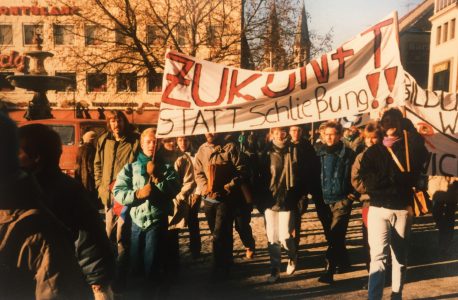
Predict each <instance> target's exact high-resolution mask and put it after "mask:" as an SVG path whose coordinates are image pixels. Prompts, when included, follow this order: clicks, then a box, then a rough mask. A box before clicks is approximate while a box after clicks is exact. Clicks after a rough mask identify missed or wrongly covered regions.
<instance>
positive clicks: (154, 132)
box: [140, 127, 157, 142]
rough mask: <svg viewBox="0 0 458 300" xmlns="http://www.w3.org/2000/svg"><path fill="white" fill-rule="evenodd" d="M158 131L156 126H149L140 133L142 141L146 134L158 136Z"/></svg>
mask: <svg viewBox="0 0 458 300" xmlns="http://www.w3.org/2000/svg"><path fill="white" fill-rule="evenodd" d="M156 131H157V130H156V128H154V127H148V128H146V129H145V130H143V132H142V134H141V135H140V142H142V141H143V139H144V138H145V137H146V136H148V135H150V134H152V135H153V136H154V137H156Z"/></svg>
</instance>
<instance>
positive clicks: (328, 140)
mask: <svg viewBox="0 0 458 300" xmlns="http://www.w3.org/2000/svg"><path fill="white" fill-rule="evenodd" d="M323 135H324V143H325V144H326V145H327V146H334V145H337V143H338V142H339V141H340V138H341V136H340V134H339V133H338V132H337V129H335V128H332V127H328V128H325V129H324V134H323Z"/></svg>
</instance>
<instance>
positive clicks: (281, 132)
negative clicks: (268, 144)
mask: <svg viewBox="0 0 458 300" xmlns="http://www.w3.org/2000/svg"><path fill="white" fill-rule="evenodd" d="M272 139H273V140H274V141H276V142H279V143H283V142H284V141H285V140H286V130H285V129H284V128H275V129H273V130H272Z"/></svg>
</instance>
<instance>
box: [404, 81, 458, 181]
mask: <svg viewBox="0 0 458 300" xmlns="http://www.w3.org/2000/svg"><path fill="white" fill-rule="evenodd" d="M405 80H406V99H405V100H406V117H407V118H408V119H410V120H411V121H412V123H413V124H414V126H415V127H416V128H417V130H418V132H420V134H422V135H423V137H424V138H425V144H426V147H427V148H428V151H429V152H431V158H430V161H429V164H428V175H441V176H454V177H457V176H458V134H457V129H458V128H457V123H458V101H457V94H451V93H446V92H442V91H434V92H431V91H427V90H423V89H422V88H421V87H419V86H418V85H417V83H416V81H415V79H414V78H413V77H412V76H411V75H409V74H408V73H405Z"/></svg>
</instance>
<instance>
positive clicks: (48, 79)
mask: <svg viewBox="0 0 458 300" xmlns="http://www.w3.org/2000/svg"><path fill="white" fill-rule="evenodd" d="M6 79H7V80H8V81H9V82H11V84H12V85H14V86H16V87H19V88H23V89H27V90H30V91H35V92H39V91H48V90H63V89H65V88H66V87H68V86H69V85H71V84H72V80H71V79H69V78H67V77H62V76H48V75H10V76H7V77H6Z"/></svg>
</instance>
